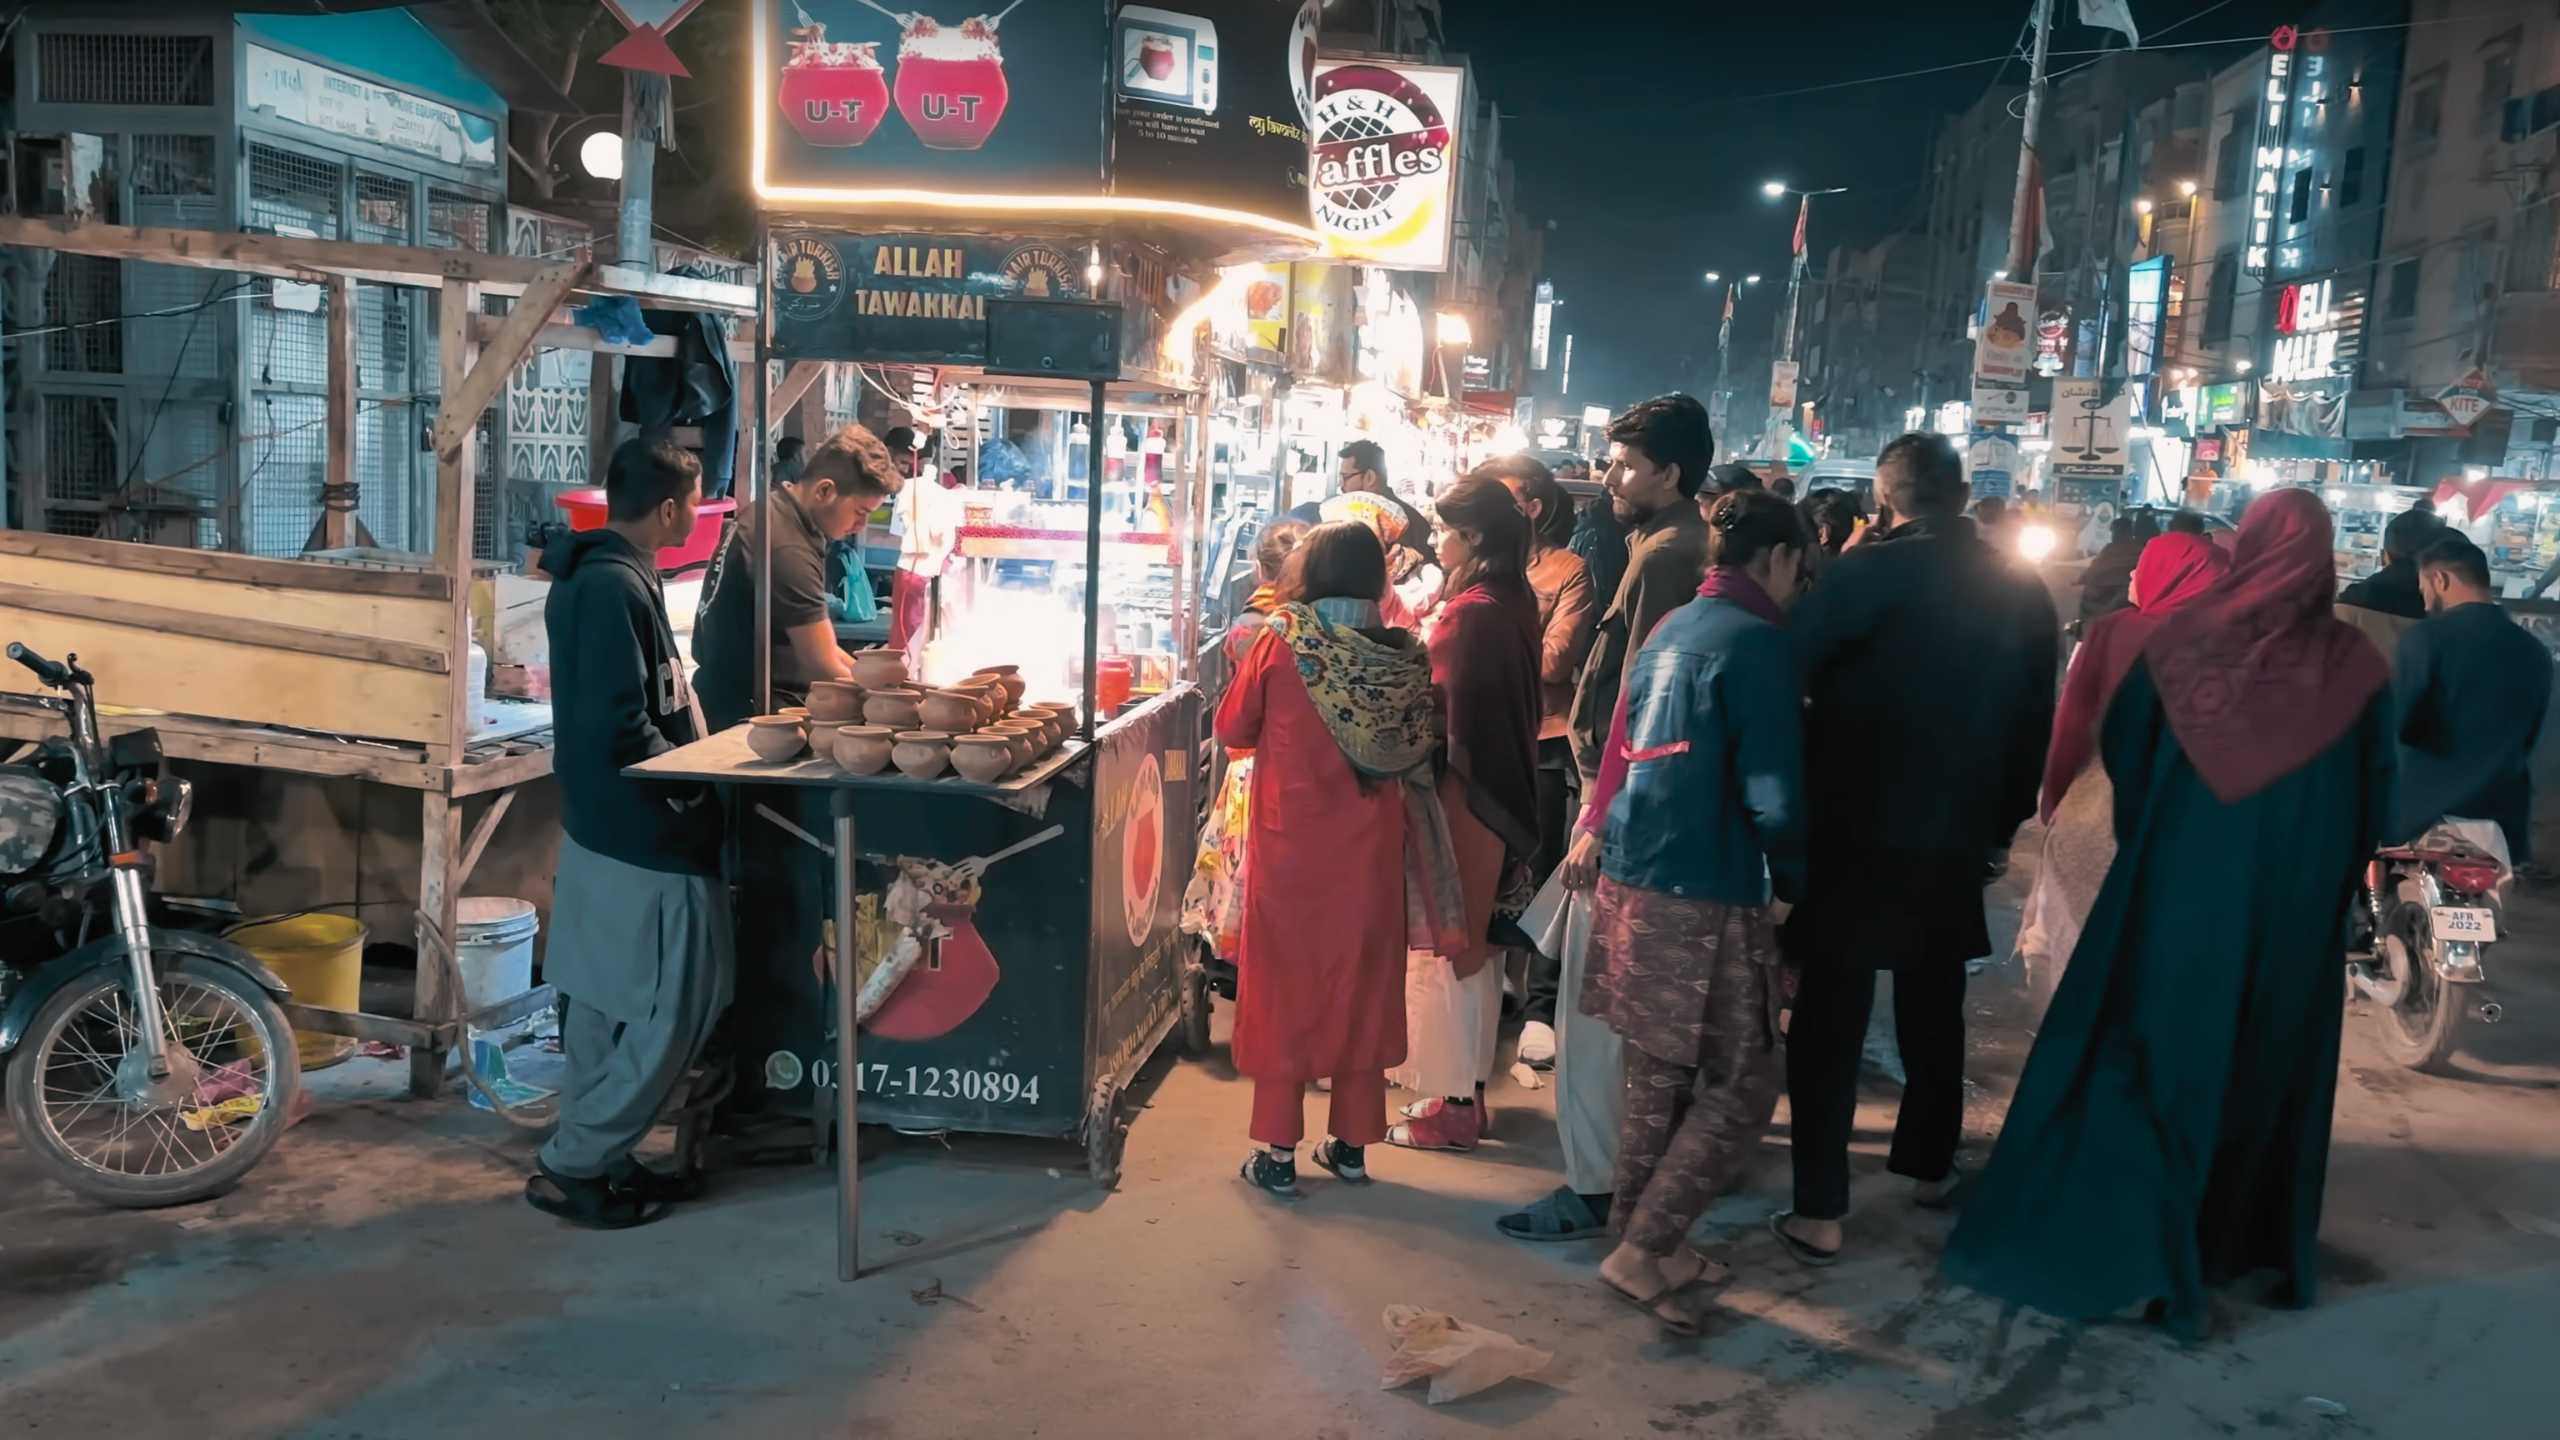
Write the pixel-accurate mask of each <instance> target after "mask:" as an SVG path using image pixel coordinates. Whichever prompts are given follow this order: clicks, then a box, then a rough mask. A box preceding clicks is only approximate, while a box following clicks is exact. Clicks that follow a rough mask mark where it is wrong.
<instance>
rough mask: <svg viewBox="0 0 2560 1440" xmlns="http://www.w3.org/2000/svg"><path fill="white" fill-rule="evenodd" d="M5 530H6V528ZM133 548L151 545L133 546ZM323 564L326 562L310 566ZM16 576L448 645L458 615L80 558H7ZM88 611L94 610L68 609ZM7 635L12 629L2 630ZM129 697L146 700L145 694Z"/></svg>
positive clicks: (385, 600) (39, 584)
mask: <svg viewBox="0 0 2560 1440" xmlns="http://www.w3.org/2000/svg"><path fill="white" fill-rule="evenodd" d="M0 533H5V532H0ZM130 548H133V549H143V548H147V547H143V546H133V547H130ZM305 568H308V569H313V570H317V569H319V568H320V567H318V566H310V567H305ZM0 576H5V577H6V578H7V579H8V580H9V581H10V582H11V583H14V584H20V585H24V586H27V587H29V588H31V589H37V590H44V591H49V592H51V593H52V594H54V595H56V596H59V597H63V598H65V599H69V598H75V597H76V598H79V599H82V600H89V601H96V602H98V603H99V604H101V605H109V604H123V603H134V604H142V605H157V606H160V607H162V608H165V609H171V610H180V611H185V612H188V613H190V614H195V615H207V616H223V617H230V618H234V619H241V620H258V621H275V620H279V619H281V620H285V621H289V622H291V623H293V624H296V625H299V626H301V627H303V628H307V629H315V630H325V631H328V632H330V633H333V634H341V635H349V636H356V637H361V638H366V639H374V640H396V641H403V642H406V643H408V644H411V645H427V646H433V647H436V648H437V649H442V648H443V646H444V642H445V637H446V635H447V633H448V632H447V630H446V627H447V626H448V625H450V624H451V623H452V620H451V616H450V611H451V607H450V606H449V605H447V604H446V602H445V601H444V600H443V599H442V598H440V597H439V598H435V599H414V600H413V599H407V598H391V597H387V596H377V595H341V594H337V593H334V592H332V591H327V590H304V589H300V588H295V587H288V586H280V585H237V584H232V583H230V582H227V581H222V580H206V579H199V578H197V577H194V576H188V575H164V574H161V573H159V572H157V571H151V570H116V569H110V568H107V567H105V566H101V565H94V564H85V563H82V562H80V561H75V560H56V559H51V558H47V559H16V560H8V561H0ZM66 613H73V614H88V613H90V612H89V611H87V610H79V611H73V612H66ZM0 638H5V637H0ZM128 703H134V704H140V703H144V702H142V701H140V700H132V701H128Z"/></svg>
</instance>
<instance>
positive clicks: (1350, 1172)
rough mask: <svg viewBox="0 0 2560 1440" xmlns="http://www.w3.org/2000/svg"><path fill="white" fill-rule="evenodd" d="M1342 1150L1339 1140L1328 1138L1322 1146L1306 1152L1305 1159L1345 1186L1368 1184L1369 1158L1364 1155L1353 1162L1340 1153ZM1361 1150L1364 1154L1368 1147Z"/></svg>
mask: <svg viewBox="0 0 2560 1440" xmlns="http://www.w3.org/2000/svg"><path fill="white" fill-rule="evenodd" d="M1344 1148H1345V1147H1344V1146H1343V1143H1342V1142H1341V1141H1340V1140H1335V1139H1330V1138H1328V1139H1327V1140H1325V1142H1324V1143H1323V1144H1320V1145H1318V1146H1316V1148H1315V1149H1314V1150H1312V1151H1310V1152H1308V1157H1307V1158H1309V1159H1311V1160H1313V1161H1315V1162H1316V1164H1317V1165H1318V1166H1320V1167H1322V1168H1323V1170H1324V1171H1325V1173H1327V1174H1329V1175H1331V1176H1332V1177H1333V1178H1334V1179H1336V1180H1339V1181H1341V1182H1342V1183H1343V1184H1345V1185H1366V1184H1368V1183H1369V1157H1368V1156H1367V1155H1366V1154H1365V1153H1364V1154H1362V1155H1361V1157H1360V1158H1359V1159H1357V1160H1353V1159H1351V1158H1350V1157H1348V1156H1346V1155H1344V1154H1343V1153H1342V1152H1343V1149H1344ZM1361 1148H1362V1150H1363V1151H1364V1152H1365V1151H1366V1150H1367V1148H1368V1147H1366V1146H1362V1147H1361Z"/></svg>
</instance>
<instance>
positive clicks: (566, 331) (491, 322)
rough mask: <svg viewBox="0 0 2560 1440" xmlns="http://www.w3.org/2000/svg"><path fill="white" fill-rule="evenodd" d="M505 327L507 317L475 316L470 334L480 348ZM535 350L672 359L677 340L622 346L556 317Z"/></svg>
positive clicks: (544, 329) (661, 337) (657, 338)
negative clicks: (574, 351) (575, 351)
mask: <svg viewBox="0 0 2560 1440" xmlns="http://www.w3.org/2000/svg"><path fill="white" fill-rule="evenodd" d="M506 323H507V317H506V316H504V315H480V316H475V317H473V319H472V322H471V333H472V335H473V336H474V337H475V338H476V339H478V340H479V341H480V343H481V344H483V345H486V344H488V343H489V342H490V341H492V340H495V339H497V338H498V331H499V330H500V329H502V328H504V326H505V325H506ZM533 348H534V349H536V350H584V351H587V352H589V353H592V354H596V355H654V356H657V357H659V358H660V359H670V358H673V357H674V355H675V353H676V337H674V336H673V335H659V336H654V337H652V338H651V339H650V341H649V343H648V344H646V345H622V344H617V343H615V342H614V341H611V340H607V339H606V338H604V337H603V336H601V335H599V334H597V333H596V332H594V331H593V330H590V329H588V328H587V327H585V326H584V325H564V324H562V323H560V320H559V317H558V316H557V315H556V314H555V315H554V316H553V318H552V320H551V323H549V324H547V325H545V326H543V327H542V329H541V330H540V331H538V332H537V333H536V334H535V335H534V337H533Z"/></svg>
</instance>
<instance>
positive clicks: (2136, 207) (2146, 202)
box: [2133, 195, 2151, 215]
mask: <svg viewBox="0 0 2560 1440" xmlns="http://www.w3.org/2000/svg"><path fill="white" fill-rule="evenodd" d="M2133 213H2134V214H2136V215H2148V214H2150V213H2151V197H2150V196H2148V195H2137V196H2135V197H2134V199H2133Z"/></svg>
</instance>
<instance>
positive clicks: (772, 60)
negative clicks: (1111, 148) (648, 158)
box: [751, 0, 1110, 204]
mask: <svg viewBox="0 0 2560 1440" xmlns="http://www.w3.org/2000/svg"><path fill="white" fill-rule="evenodd" d="M934 8H935V10H936V12H937V13H936V14H933V15H925V14H904V15H892V14H890V13H888V12H887V11H886V10H884V9H877V8H873V7H871V6H868V5H862V4H854V3H848V0H827V3H820V0H755V6H754V16H755V18H754V25H755V71H754V75H755V86H756V94H755V98H754V101H753V104H752V107H751V108H752V109H753V111H754V115H755V154H756V161H757V170H756V174H755V177H754V179H755V184H756V188H757V191H758V193H759V194H760V195H762V196H763V197H764V198H765V199H767V200H769V201H775V202H778V203H783V204H789V203H793V202H800V201H809V200H817V201H821V202H823V201H829V200H836V201H842V200H851V199H860V198H863V197H864V196H866V195H871V194H876V193H877V192H879V191H881V190H891V189H905V190H932V191H937V192H941V193H944V194H955V193H956V194H1003V195H1024V194H1031V195H1096V194H1099V193H1100V192H1101V189H1102V176H1103V148H1104V146H1103V142H1104V140H1105V138H1106V134H1105V132H1106V129H1107V117H1106V116H1105V114H1104V112H1103V108H1102V100H1103V91H1102V89H1101V87H1099V86H1097V85H1096V84H1095V78H1094V77H1096V76H1098V75H1103V74H1107V73H1109V68H1110V61H1109V56H1108V42H1109V38H1110V27H1109V26H1108V25H1106V24H1105V23H1104V21H1103V15H1102V12H1101V11H1100V10H1099V9H1098V8H1097V7H1096V6H1094V5H1091V4H1084V3H1073V0H1026V3H1023V4H1020V5H1015V6H1010V7H1007V8H1005V9H1004V10H1003V12H1002V14H1001V15H1000V16H997V17H995V18H989V17H988V16H986V15H983V14H975V13H974V12H972V11H971V9H970V7H968V6H958V7H950V6H945V5H940V4H937V5H936V6H935V7H934ZM944 17H949V18H944Z"/></svg>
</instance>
